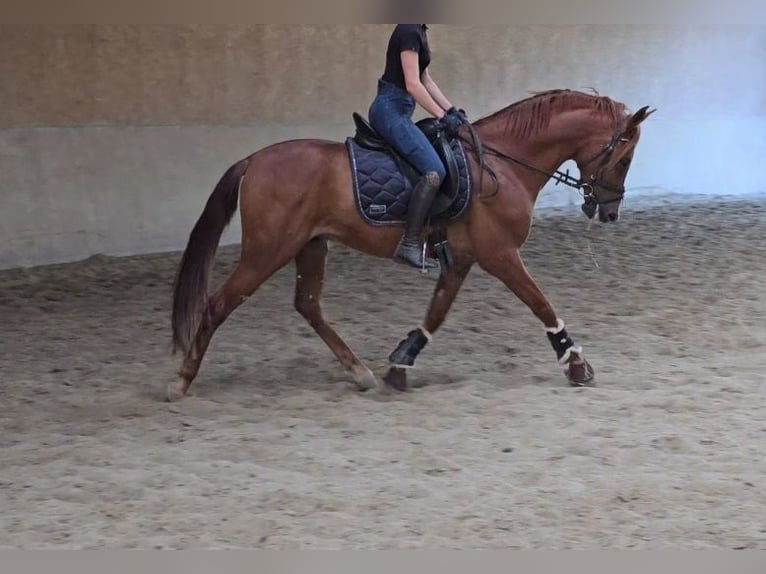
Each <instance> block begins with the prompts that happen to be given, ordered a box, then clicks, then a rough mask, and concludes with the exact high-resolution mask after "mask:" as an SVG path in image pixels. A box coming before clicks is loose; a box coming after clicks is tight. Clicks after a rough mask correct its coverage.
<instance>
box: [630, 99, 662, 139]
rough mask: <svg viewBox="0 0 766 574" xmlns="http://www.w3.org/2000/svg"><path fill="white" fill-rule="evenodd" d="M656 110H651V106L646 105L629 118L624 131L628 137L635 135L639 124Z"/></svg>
mask: <svg viewBox="0 0 766 574" xmlns="http://www.w3.org/2000/svg"><path fill="white" fill-rule="evenodd" d="M656 111H657V110H650V109H649V106H644V107H643V108H641V109H640V110H638V111H637V112H636V113H635V114H633V115H632V116H631V118H630V119H629V120H628V125H627V126H626V127H625V132H624V133H625V135H626V136H627V137H633V136H634V135H635V133H636V130H638V126H639V125H641V122H643V121H644V120H646V118H648V117H649V116H651V115H652V114H653V113H654V112H656Z"/></svg>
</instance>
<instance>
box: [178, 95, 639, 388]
mask: <svg viewBox="0 0 766 574" xmlns="http://www.w3.org/2000/svg"><path fill="white" fill-rule="evenodd" d="M652 111H653V110H652ZM652 111H648V106H647V107H644V108H642V109H640V110H639V111H638V112H636V113H634V114H630V113H628V111H627V109H626V106H625V105H624V104H622V103H619V102H616V101H613V100H611V99H609V98H607V97H604V96H599V95H598V94H588V93H582V92H576V91H570V90H551V91H547V92H542V93H537V94H535V95H533V96H531V97H529V98H526V99H524V100H521V101H519V102H516V103H514V104H513V105H510V106H508V107H506V108H504V109H502V110H500V111H498V112H495V113H494V114H492V115H489V116H487V117H485V118H482V119H480V120H478V121H476V122H475V123H474V124H473V125H472V126H464V127H463V128H462V130H461V134H460V137H461V139H462V140H463V141H464V142H466V144H467V148H468V150H469V152H470V153H468V154H467V155H468V156H469V164H470V169H471V172H472V180H473V181H474V185H475V187H476V189H475V193H474V195H473V198H472V201H471V204H470V206H469V208H468V209H467V210H466V212H465V214H464V215H463V216H462V217H461V218H460V219H459V220H457V221H453V222H452V223H450V224H449V226H448V228H447V236H448V241H449V244H450V245H451V248H452V253H453V259H454V264H452V265H449V266H444V267H442V269H441V271H440V276H439V280H438V283H437V285H436V290H435V292H434V294H433V297H432V299H431V302H430V305H429V308H428V311H427V314H426V317H425V321H424V323H423V325H422V327H420V328H419V329H417V330H415V331H413V332H411V333H410V334H409V336H408V338H407V339H406V340H405V341H404V342H403V343H402V344H401V345H399V347H398V348H397V350H396V351H395V352H394V354H393V355H392V356H391V363H392V365H391V368H390V370H389V371H388V373H387V374H386V376H384V377H383V381H384V382H385V383H386V384H387V385H388V386H391V387H393V388H396V389H399V390H404V389H405V388H406V371H405V369H406V368H408V367H411V366H413V365H414V361H415V358H416V357H417V355H418V353H420V351H422V350H423V348H424V347H425V346H426V344H427V343H428V341H430V340H431V337H432V336H433V334H434V333H435V332H436V331H437V330H438V329H439V327H440V326H441V325H442V324H443V322H444V320H445V318H446V316H447V313H448V311H449V309H450V306H451V304H452V302H453V301H454V299H455V296H456V295H457V293H458V291H459V290H460V287H461V285H462V284H463V281H464V279H465V278H466V276H467V275H468V273H469V271H470V269H471V267H472V266H473V265H474V264H475V263H478V264H479V266H480V267H481V268H482V269H484V270H485V271H487V272H488V273H490V274H491V275H493V276H495V277H497V278H498V279H499V280H500V281H502V282H503V283H504V284H505V285H506V286H507V287H508V288H509V289H510V290H511V291H512V292H513V293H514V294H515V295H516V296H517V297H518V298H519V299H521V301H523V302H524V303H525V304H526V305H527V307H529V309H530V310H531V311H532V312H533V313H534V314H535V315H536V316H537V318H538V319H539V320H540V321H541V322H542V326H543V327H544V329H545V333H546V334H547V337H548V339H549V342H550V344H551V345H552V346H553V349H554V351H555V352H556V355H557V359H558V361H559V363H560V364H561V365H562V366H563V367H564V369H565V370H564V372H565V374H566V376H567V378H568V379H569V381H570V383H571V384H572V385H574V386H583V385H586V384H588V383H590V382H591V381H592V380H593V377H594V374H593V373H594V371H593V369H592V367H591V366H590V365H589V364H588V362H587V361H586V360H585V358H584V356H583V353H582V349H581V348H580V347H578V346H576V345H575V343H574V341H573V340H572V338H571V337H570V336H569V334H568V333H567V331H566V329H565V325H564V322H563V321H562V320H561V319H560V317H559V315H558V314H557V313H556V311H555V310H554V308H553V307H552V305H551V304H550V303H549V301H548V300H547V298H546V297H545V295H544V294H543V293H542V291H541V290H540V288H539V287H538V286H537V284H536V283H535V281H534V280H533V279H532V277H531V276H530V275H529V273H528V272H527V270H526V268H525V266H524V263H523V261H522V259H521V256H520V254H519V250H520V248H521V247H522V245H523V244H524V242H525V241H526V239H527V237H528V234H529V231H530V227H531V223H532V213H533V209H534V205H535V201H536V200H537V197H538V194H539V193H540V191H541V190H542V188H543V186H544V185H545V183H546V182H547V181H548V180H549V179H550V178H554V179H556V180H558V181H563V182H564V183H566V184H568V185H571V186H573V187H576V188H578V189H580V190H581V191H582V192H583V195H584V198H585V203H584V204H583V211H585V213H586V215H587V216H589V217H590V218H595V217H596V215H598V219H599V220H600V221H601V222H604V223H606V222H613V221H616V220H617V219H618V218H619V209H620V203H621V201H622V198H623V195H624V193H625V187H624V182H625V178H626V176H627V173H628V168H629V166H630V161H631V159H632V157H633V152H634V149H635V147H636V145H637V143H638V140H639V136H640V127H639V126H640V124H641V123H642V122H643V121H644V120H645V119H646V118H647V117H648V116H649V115H650V114H651V113H652ZM469 131H470V132H472V133H473V135H474V136H478V139H475V138H471V137H468V132H469ZM474 144H475V145H474ZM567 160H573V161H574V162H575V163H576V164H577V166H578V168H579V171H580V178H579V179H574V178H572V177H570V176H568V175H566V174H563V173H562V172H561V171H557V170H558V168H559V167H560V166H561V165H562V164H563V163H564V162H565V161H567ZM238 205H239V208H240V210H241V220H242V242H241V257H240V261H239V264H238V266H237V268H236V270H235V271H234V272H233V273H232V275H231V276H230V277H229V278H228V279H227V280H226V282H225V283H224V284H223V286H221V287H220V288H219V289H218V290H217V291H216V292H215V293H214V294H213V295H212V296H208V281H209V276H210V272H211V267H212V263H213V258H214V256H215V253H216V250H217V246H218V243H219V241H220V238H221V234H222V233H223V231H224V229H225V228H226V226H227V225H228V224H229V222H230V221H231V218H232V217H233V215H234V213H235V211H236V210H237V207H238ZM401 233H402V229H400V228H398V227H397V226H373V225H369V224H368V223H366V222H364V221H363V220H362V218H361V217H360V215H359V212H358V210H357V207H356V204H355V198H354V194H353V186H352V174H351V170H350V163H349V157H348V151H347V149H346V147H345V146H344V145H343V144H342V143H340V142H332V141H325V140H314V139H307V140H292V141H286V142H281V143H277V144H274V145H272V146H269V147H267V148H264V149H262V150H260V151H258V152H256V153H255V154H253V155H251V156H249V157H247V158H245V159H243V160H241V161H239V162H237V163H235V164H234V165H232V166H231V167H230V168H229V169H228V170H227V171H226V173H225V174H224V175H223V177H222V178H221V180H220V182H219V183H218V185H217V186H216V188H215V189H214V191H213V193H212V194H211V196H210V198H209V199H208V201H207V205H206V207H205V209H204V211H203V212H202V215H201V216H200V218H199V220H198V221H197V223H196V225H195V227H194V229H193V231H192V232H191V236H190V237H189V242H188V245H187V247H186V250H185V252H184V254H183V257H182V259H181V262H180V265H179V268H178V272H177V276H176V280H175V287H174V294H173V313H172V326H173V346H174V351H175V350H176V349H178V348H180V349H181V350H182V351H183V352H184V353H185V357H184V360H183V364H182V366H181V369H180V372H179V374H180V380H179V381H178V382H177V383H174V384H171V385H169V386H168V399H169V400H177V399H180V398H182V397H183V396H185V395H186V394H187V392H188V390H189V386H190V385H191V383H192V381H193V380H194V378H195V377H196V376H197V373H198V372H199V369H200V364H201V362H202V359H203V357H204V354H205V351H206V349H207V347H208V344H209V343H210V340H211V337H212V336H213V334H214V332H215V331H216V329H217V328H218V327H219V326H220V325H221V324H222V323H223V322H224V320H225V319H226V318H227V317H228V316H229V314H230V313H231V312H232V311H234V310H235V309H236V308H237V307H238V306H239V305H241V304H242V303H243V302H244V301H246V300H247V299H248V297H250V296H251V295H252V294H253V293H254V292H255V290H256V289H257V288H258V287H259V286H260V285H261V284H262V283H263V282H264V281H266V280H267V279H268V278H269V277H271V276H272V275H273V274H274V273H275V272H276V271H278V270H279V269H281V268H282V267H284V266H285V265H287V264H288V263H289V262H290V261H293V260H294V261H295V264H296V291H295V307H296V309H297V311H298V312H299V313H300V314H301V315H302V316H303V317H305V318H306V320H307V321H308V322H309V323H310V324H311V326H312V327H313V328H314V330H315V331H316V333H317V334H318V335H319V336H320V337H321V338H322V340H323V341H324V342H325V343H326V344H327V346H328V347H329V348H330V349H331V350H332V351H333V353H335V355H336V356H337V358H338V360H339V361H340V363H341V364H342V365H343V367H344V368H345V369H346V370H347V371H348V373H349V374H350V376H351V377H352V378H353V380H354V382H355V384H356V386H357V388H358V389H360V390H367V389H370V388H373V387H376V386H379V383H378V381H377V379H376V377H375V375H374V374H373V373H372V371H370V369H369V368H368V367H367V366H366V365H365V364H364V363H362V361H360V360H359V358H358V357H357V356H356V355H355V354H354V352H353V351H352V350H351V348H349V346H348V345H347V344H346V343H345V342H344V341H343V340H342V339H341V337H340V336H339V335H338V333H336V331H335V330H334V329H333V328H332V327H331V326H330V325H329V324H328V322H327V321H326V320H325V318H324V317H323V314H322V308H321V296H322V286H323V283H324V274H325V263H326V258H327V251H328V241H329V240H333V241H337V242H340V243H342V244H344V245H346V246H348V247H350V248H353V249H356V250H359V251H361V252H364V253H366V254H369V255H373V256H377V257H386V258H388V257H391V256H392V254H393V252H394V249H395V247H396V245H397V242H398V241H399V239H400V237H401Z"/></svg>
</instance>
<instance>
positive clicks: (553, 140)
mask: <svg viewBox="0 0 766 574" xmlns="http://www.w3.org/2000/svg"><path fill="white" fill-rule="evenodd" d="M600 123H601V122H599V121H598V120H595V121H594V117H593V115H592V113H590V111H588V110H585V109H582V110H579V109H577V110H568V111H562V112H560V113H556V114H554V115H553V116H552V117H551V119H550V121H549V122H548V125H546V126H545V127H542V128H540V129H535V130H531V131H530V133H529V135H520V133H518V132H517V131H516V130H514V129H511V128H508V125H509V124H508V118H507V117H506V118H502V117H501V118H498V120H496V121H494V122H492V123H485V124H479V126H477V132H478V134H479V137H480V138H481V139H482V141H483V142H485V144H487V145H488V146H489V147H491V148H494V149H495V150H497V151H499V152H500V153H502V154H504V155H506V156H509V157H511V158H514V159H517V160H521V161H523V162H524V163H526V164H528V166H532V167H533V168H534V169H530V168H529V167H528V166H526V167H525V166H523V165H522V164H520V163H518V162H513V161H510V162H506V164H507V165H506V166H504V168H503V169H508V170H511V171H512V172H513V173H514V175H515V176H516V178H517V179H521V180H522V181H523V182H524V184H525V186H526V187H527V189H528V190H529V191H530V192H531V193H533V194H534V197H537V194H538V193H539V192H540V190H541V189H542V187H543V185H545V182H546V181H547V180H548V175H546V174H551V173H553V172H555V171H556V170H557V169H558V168H559V167H560V166H561V165H562V164H563V163H564V162H565V161H567V160H569V159H573V157H574V155H575V153H576V151H577V149H578V147H579V146H580V145H581V144H582V141H583V139H584V138H587V137H588V135H589V134H591V133H593V132H594V130H596V129H600ZM541 172H543V173H541Z"/></svg>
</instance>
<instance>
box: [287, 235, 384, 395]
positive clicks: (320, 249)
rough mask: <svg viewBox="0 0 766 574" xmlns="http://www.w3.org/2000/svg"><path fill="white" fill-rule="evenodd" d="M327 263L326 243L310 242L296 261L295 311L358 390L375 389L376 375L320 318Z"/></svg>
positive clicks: (318, 239) (318, 240)
mask: <svg viewBox="0 0 766 574" xmlns="http://www.w3.org/2000/svg"><path fill="white" fill-rule="evenodd" d="M326 263H327V240H326V239H321V238H317V239H313V240H312V241H310V242H309V243H308V244H306V246H305V247H304V248H303V249H302V250H301V252H300V253H298V256H297V257H296V258H295V265H296V283H295V308H296V310H297V311H298V312H299V313H300V314H301V315H302V316H303V317H304V318H305V319H306V320H307V321H308V322H309V324H310V325H311V327H312V328H313V329H314V331H316V333H317V334H318V335H319V336H320V337H321V338H322V340H323V341H324V342H325V344H327V346H328V347H330V349H331V350H332V352H333V353H335V356H336V357H337V358H338V360H339V361H340V363H341V364H342V365H343V367H345V369H346V370H347V371H348V372H349V373H351V376H352V377H353V378H354V382H355V383H356V386H357V388H358V389H359V390H362V391H366V390H368V389H371V388H373V387H376V386H377V381H376V379H375V375H373V373H372V371H370V369H369V368H367V367H366V366H365V365H364V363H362V361H360V360H359V359H358V358H357V356H356V355H355V354H354V352H353V351H352V350H351V349H350V348H349V347H348V345H346V343H345V342H344V341H343V339H341V338H340V336H339V335H338V333H336V332H335V330H334V329H333V328H332V327H331V326H330V325H329V324H328V323H327V321H325V319H324V317H323V316H322V306H321V298H322V287H323V286H324V278H325V266H326Z"/></svg>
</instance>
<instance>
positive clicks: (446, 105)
mask: <svg viewBox="0 0 766 574" xmlns="http://www.w3.org/2000/svg"><path fill="white" fill-rule="evenodd" d="M421 81H422V82H423V86H424V87H425V89H426V90H428V93H429V94H431V97H432V98H433V99H434V101H435V102H436V103H437V104H439V106H441V108H442V110H444V111H447V110H448V109H450V108H451V107H452V103H451V102H450V101H449V100H448V99H447V97H446V96H445V95H444V93H442V91H441V89H440V88H439V86H437V85H436V82H435V81H434V80H433V78H431V74H429V73H428V70H426V71H424V72H423V77H422V80H421Z"/></svg>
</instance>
